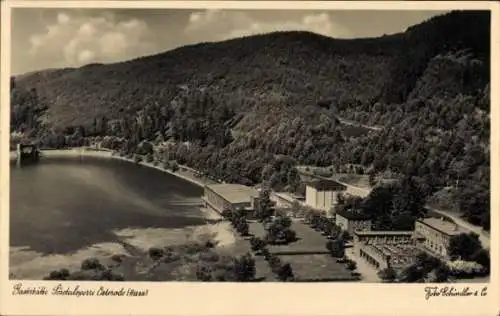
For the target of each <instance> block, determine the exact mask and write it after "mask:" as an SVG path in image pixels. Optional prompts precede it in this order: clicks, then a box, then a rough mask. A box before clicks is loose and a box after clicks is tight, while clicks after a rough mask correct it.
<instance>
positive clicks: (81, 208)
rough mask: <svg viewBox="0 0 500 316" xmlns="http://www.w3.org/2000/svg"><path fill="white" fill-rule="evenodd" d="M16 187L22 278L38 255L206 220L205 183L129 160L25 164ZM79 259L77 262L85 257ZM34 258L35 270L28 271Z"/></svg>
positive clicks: (16, 259) (15, 247) (67, 252)
mask: <svg viewBox="0 0 500 316" xmlns="http://www.w3.org/2000/svg"><path fill="white" fill-rule="evenodd" d="M10 188H11V193H10V196H11V200H10V205H11V207H10V245H11V255H10V258H11V272H12V271H14V273H16V276H19V275H21V276H25V277H29V276H30V273H29V271H28V270H29V269H32V268H33V266H34V265H36V263H37V262H38V263H40V260H38V259H37V258H46V259H47V258H52V259H54V258H58V259H57V260H56V261H57V262H60V261H61V258H63V257H70V256H74V255H75V254H77V253H79V252H82V251H84V250H85V249H89V247H90V248H91V247H94V248H96V247H97V248H99V246H96V245H109V244H110V243H115V242H117V241H119V240H123V239H124V238H126V237H133V236H128V235H127V234H129V235H131V234H133V232H137V231H145V230H149V231H152V230H154V229H176V228H183V227H186V226H190V227H191V226H197V225H203V224H204V223H205V220H204V218H203V214H202V213H201V211H200V208H199V204H200V203H201V200H200V197H201V195H202V188H200V187H198V186H196V185H194V184H192V183H190V182H187V181H185V180H182V179H179V178H177V177H175V176H173V175H170V174H168V173H163V172H161V171H158V170H155V169H152V168H148V167H145V166H140V165H136V164H133V163H130V162H127V161H120V160H115V159H109V158H97V157H84V158H46V159H42V160H41V161H40V162H39V163H38V164H36V165H30V166H25V167H21V168H20V167H16V166H15V165H14V164H12V163H11V173H10ZM119 232H122V233H119ZM123 232H128V233H123ZM97 248H96V249H97ZM101 248H103V247H101ZM101 248H99V249H101ZM104 248H105V247H104ZM94 252H95V251H94ZM77 257H78V258H75V262H76V261H78V260H80V259H81V258H83V255H82V256H77ZM35 259H37V260H38V261H37V260H35ZM63 261H64V260H63ZM30 262H31V264H30V265H29V266H30V267H31V268H29V267H28V266H25V267H24V268H21V266H22V265H23V264H24V265H26V264H28V263H30ZM49 266H50V264H49ZM16 267H17V268H18V269H17V270H16V269H15V268H16ZM47 268H48V267H47Z"/></svg>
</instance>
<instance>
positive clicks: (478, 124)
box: [11, 11, 490, 229]
mask: <svg viewBox="0 0 500 316" xmlns="http://www.w3.org/2000/svg"><path fill="white" fill-rule="evenodd" d="M489 41H490V15H489V12H488V11H485V12H472V11H468V12H465V11H457V12H451V13H448V14H445V15H441V16H437V17H434V18H432V19H430V20H428V21H425V22H423V23H422V24H419V25H416V26H413V27H410V28H409V29H408V30H407V31H406V32H403V33H400V34H395V35H388V36H383V37H380V38H370V39H352V40H339V39H332V38H328V37H324V36H320V35H317V34H313V33H308V32H276V33H270V34H263V35H256V36H249V37H244V38H237V39H232V40H228V41H224V42H219V43H201V44H196V45H191V46H185V47H181V48H178V49H175V50H172V51H168V52H165V53H162V54H158V55H154V56H147V57H142V58H139V59H135V60H131V61H126V62H121V63H115V64H108V65H104V64H91V65H87V66H84V67H81V68H75V69H69V68H68V69H56V70H46V71H39V72H34V73H28V74H25V75H21V76H18V77H16V78H12V83H11V86H12V93H11V97H12V99H11V109H12V110H11V113H12V114H11V122H12V123H11V132H12V133H13V135H16V137H18V138H27V139H29V140H36V141H37V142H39V143H40V145H41V146H42V147H57V148H59V147H67V146H81V145H84V144H88V143H89V141H90V140H91V139H95V138H98V139H100V140H102V141H103V142H102V145H103V146H105V147H108V148H111V149H114V150H116V151H118V152H120V153H121V154H123V155H130V154H133V153H140V154H150V155H155V156H157V157H158V158H159V159H161V160H168V161H171V160H176V161H177V162H178V163H179V164H184V165H187V166H190V167H193V168H195V169H197V170H200V171H201V172H204V173H206V174H209V175H210V176H212V177H214V178H216V179H221V180H224V181H228V182H238V183H243V184H249V185H252V184H257V183H261V182H263V181H265V182H267V183H269V184H270V185H271V187H273V188H275V189H278V190H288V191H296V190H299V187H300V178H299V175H298V172H297V170H296V168H295V166H297V165H315V166H332V168H335V169H336V170H339V168H341V167H342V166H345V165H346V164H354V165H360V166H363V168H362V169H361V172H368V173H370V174H377V173H382V172H384V171H387V170H390V171H391V172H393V173H397V174H401V175H406V176H412V177H414V178H415V179H416V180H418V181H417V182H418V183H419V191H420V192H423V193H422V194H424V195H425V196H427V197H430V196H431V195H433V194H434V193H436V192H438V193H439V192H440V190H442V189H443V188H446V187H448V188H451V189H450V190H448V192H450V194H449V195H447V196H446V197H445V199H447V200H448V201H449V204H450V205H449V207H450V208H454V209H457V210H460V211H461V212H462V213H463V214H464V217H465V218H467V219H468V220H469V221H470V222H472V223H474V224H478V225H482V226H483V227H484V228H486V229H489V208H490V207H489V185H490V147H489V144H490V111H489V109H490V97H489V95H490V87H489V82H490V78H489V69H490V56H489V52H490V42H489ZM346 120H348V121H354V122H357V123H359V124H364V127H362V126H356V125H354V126H353V125H349V124H346V123H345V121H346ZM370 126H378V127H380V128H369V127H370Z"/></svg>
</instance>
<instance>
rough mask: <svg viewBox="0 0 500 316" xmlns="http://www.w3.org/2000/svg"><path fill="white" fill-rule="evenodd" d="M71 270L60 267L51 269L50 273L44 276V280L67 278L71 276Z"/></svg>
mask: <svg viewBox="0 0 500 316" xmlns="http://www.w3.org/2000/svg"><path fill="white" fill-rule="evenodd" d="M69 275H70V274H69V270H68V269H64V268H63V269H60V270H54V271H51V272H50V274H49V275H48V276H46V277H44V278H43V279H44V280H67V279H68V278H69Z"/></svg>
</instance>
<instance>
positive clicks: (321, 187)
mask: <svg viewBox="0 0 500 316" xmlns="http://www.w3.org/2000/svg"><path fill="white" fill-rule="evenodd" d="M346 189H347V187H346V186H345V185H343V184H340V183H338V182H337V181H333V180H318V181H314V182H310V183H308V184H307V185H306V205H307V206H310V207H311V208H313V209H316V210H322V211H325V212H329V211H330V210H331V208H332V207H333V206H334V205H335V204H337V195H338V194H339V193H341V192H344V191H345V190H346Z"/></svg>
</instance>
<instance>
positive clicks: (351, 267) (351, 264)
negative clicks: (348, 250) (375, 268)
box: [346, 260, 356, 271]
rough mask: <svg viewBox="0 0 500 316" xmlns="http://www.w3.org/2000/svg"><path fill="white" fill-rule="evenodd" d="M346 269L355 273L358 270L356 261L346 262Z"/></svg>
mask: <svg viewBox="0 0 500 316" xmlns="http://www.w3.org/2000/svg"><path fill="white" fill-rule="evenodd" d="M346 268H347V269H348V270H350V271H354V270H356V261H353V260H348V261H347V262H346Z"/></svg>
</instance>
